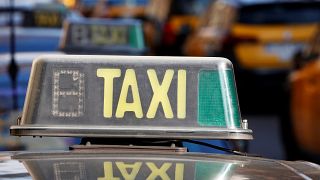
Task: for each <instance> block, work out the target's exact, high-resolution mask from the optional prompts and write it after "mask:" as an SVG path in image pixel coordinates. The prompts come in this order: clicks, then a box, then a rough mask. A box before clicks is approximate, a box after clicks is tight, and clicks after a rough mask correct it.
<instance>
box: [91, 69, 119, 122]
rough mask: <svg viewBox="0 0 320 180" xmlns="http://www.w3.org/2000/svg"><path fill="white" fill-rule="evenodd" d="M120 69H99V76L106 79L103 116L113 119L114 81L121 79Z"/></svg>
mask: <svg viewBox="0 0 320 180" xmlns="http://www.w3.org/2000/svg"><path fill="white" fill-rule="evenodd" d="M120 75H121V70H120V69H97V76H98V77H102V78H104V94H103V96H104V97H103V116H104V117H106V118H111V117H112V104H113V79H114V78H116V77H120Z"/></svg>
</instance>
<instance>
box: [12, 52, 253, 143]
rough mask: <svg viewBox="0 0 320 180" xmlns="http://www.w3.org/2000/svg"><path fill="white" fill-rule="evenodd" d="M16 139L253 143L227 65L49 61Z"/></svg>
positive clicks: (39, 69)
mask: <svg viewBox="0 0 320 180" xmlns="http://www.w3.org/2000/svg"><path fill="white" fill-rule="evenodd" d="M11 133H12V134H14V135H39V136H45V135H50V136H82V137H144V138H148V137H152V138H210V139H216V138H217V139H220V138H221V139H251V138H252V136H251V133H252V131H251V130H248V129H245V128H242V124H241V116H240V110H239V106H238V99H237V93H236V87H235V82H234V75H233V69H232V64H231V63H230V61H229V60H227V59H224V58H192V57H151V56H79V55H77V56H71V55H57V56H43V57H40V58H38V59H37V60H36V61H34V64H33V67H32V74H31V77H30V82H29V87H28V92H27V98H26V102H25V105H24V111H23V115H22V119H21V120H20V122H19V124H18V125H17V126H12V127H11Z"/></svg>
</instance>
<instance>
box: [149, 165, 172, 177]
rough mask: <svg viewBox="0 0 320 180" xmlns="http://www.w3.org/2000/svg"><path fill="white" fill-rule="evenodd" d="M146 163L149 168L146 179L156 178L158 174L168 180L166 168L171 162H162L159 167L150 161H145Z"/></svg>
mask: <svg viewBox="0 0 320 180" xmlns="http://www.w3.org/2000/svg"><path fill="white" fill-rule="evenodd" d="M146 164H147V166H148V167H149V169H150V170H151V174H150V175H149V176H148V178H147V180H151V179H156V178H157V177H158V176H160V177H161V179H162V180H167V179H168V180H170V177H169V176H168V174H167V170H168V169H169V168H170V167H171V163H163V165H162V166H161V167H160V168H158V167H157V166H156V165H155V164H154V163H152V162H147V163H146Z"/></svg>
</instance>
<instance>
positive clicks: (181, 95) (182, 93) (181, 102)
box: [177, 70, 187, 119]
mask: <svg viewBox="0 0 320 180" xmlns="http://www.w3.org/2000/svg"><path fill="white" fill-rule="evenodd" d="M186 76H187V73H186V70H179V71H178V83H177V86H178V87H177V117H178V118H179V119H184V118H186V105H187V104H186V94H187V93H186V90H187V80H186V79H187V77H186Z"/></svg>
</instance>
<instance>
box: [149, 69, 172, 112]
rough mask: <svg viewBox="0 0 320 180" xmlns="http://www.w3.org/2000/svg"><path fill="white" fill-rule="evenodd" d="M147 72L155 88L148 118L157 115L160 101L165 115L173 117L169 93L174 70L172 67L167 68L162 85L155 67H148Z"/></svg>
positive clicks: (153, 88)
mask: <svg viewBox="0 0 320 180" xmlns="http://www.w3.org/2000/svg"><path fill="white" fill-rule="evenodd" d="M147 73H148V77H149V81H150V84H151V87H152V90H153V97H152V100H151V102H150V106H149V110H148V112H147V118H154V117H155V115H156V112H157V109H158V106H159V103H161V105H162V108H163V112H164V115H165V117H166V118H173V112H172V108H171V104H170V101H169V98H168V94H167V93H168V91H169V88H170V84H171V81H172V77H173V74H174V71H173V70H172V69H169V70H166V73H165V75H164V78H163V80H162V84H161V85H160V84H159V81H158V77H157V74H156V71H155V70H154V69H148V71H147Z"/></svg>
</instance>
